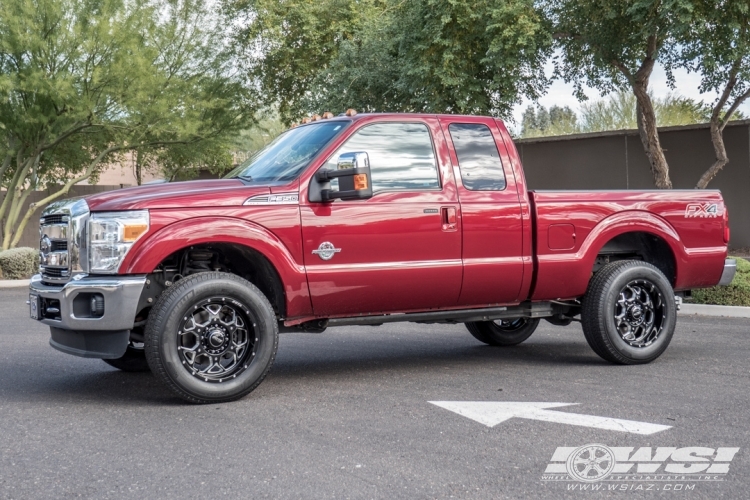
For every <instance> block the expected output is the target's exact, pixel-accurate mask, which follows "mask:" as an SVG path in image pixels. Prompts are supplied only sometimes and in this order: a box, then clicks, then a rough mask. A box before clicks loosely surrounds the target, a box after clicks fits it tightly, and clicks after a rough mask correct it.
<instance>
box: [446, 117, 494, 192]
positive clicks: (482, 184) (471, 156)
mask: <svg viewBox="0 0 750 500" xmlns="http://www.w3.org/2000/svg"><path fill="white" fill-rule="evenodd" d="M448 130H449V131H450V134H451V140H452V141H453V148H454V149H455V150H456V156H457V157H458V166H459V169H460V170H461V181H462V182H463V184H464V187H465V188H466V189H468V190H471V191H502V190H503V189H505V173H504V172H503V164H502V161H501V160H500V154H499V153H498V151H497V145H496V144H495V138H494V137H492V132H491V131H490V129H489V127H487V125H483V124H481V123H451V124H450V126H449V127H448Z"/></svg>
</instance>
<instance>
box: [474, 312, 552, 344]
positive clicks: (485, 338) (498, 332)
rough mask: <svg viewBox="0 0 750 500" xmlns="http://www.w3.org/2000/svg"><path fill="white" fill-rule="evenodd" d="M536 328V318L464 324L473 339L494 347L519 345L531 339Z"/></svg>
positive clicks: (537, 320) (537, 321)
mask: <svg viewBox="0 0 750 500" xmlns="http://www.w3.org/2000/svg"><path fill="white" fill-rule="evenodd" d="M537 326H539V319H538V318H534V319H532V318H513V319H503V320H497V321H475V322H472V323H466V329H467V330H469V333H470V334H471V335H472V336H473V337H474V338H475V339H477V340H478V341H480V342H484V343H485V344H488V345H494V346H512V345H517V344H520V343H521V342H523V341H524V340H526V339H527V338H529V337H531V334H532V333H534V330H536V327H537Z"/></svg>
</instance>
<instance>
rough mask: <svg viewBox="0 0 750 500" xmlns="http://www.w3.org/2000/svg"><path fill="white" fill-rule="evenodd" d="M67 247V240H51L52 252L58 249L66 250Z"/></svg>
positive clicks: (58, 250)
mask: <svg viewBox="0 0 750 500" xmlns="http://www.w3.org/2000/svg"><path fill="white" fill-rule="evenodd" d="M67 249H68V242H67V241H53V242H52V251H53V252H60V251H63V250H67Z"/></svg>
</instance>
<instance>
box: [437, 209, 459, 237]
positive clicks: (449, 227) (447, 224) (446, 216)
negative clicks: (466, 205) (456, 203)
mask: <svg viewBox="0 0 750 500" xmlns="http://www.w3.org/2000/svg"><path fill="white" fill-rule="evenodd" d="M440 215H441V218H442V222H443V231H455V230H456V207H442V208H441V209H440Z"/></svg>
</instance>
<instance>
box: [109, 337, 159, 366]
mask: <svg viewBox="0 0 750 500" xmlns="http://www.w3.org/2000/svg"><path fill="white" fill-rule="evenodd" d="M102 361H104V362H105V363H107V364H108V365H109V366H114V367H115V368H117V369H118V370H122V371H124V372H133V373H135V372H147V371H149V370H150V368H149V367H148V362H147V361H146V352H145V351H144V349H143V347H136V346H134V345H133V343H132V342H131V343H130V344H128V348H127V349H126V350H125V354H123V355H122V357H121V358H117V359H103V360H102Z"/></svg>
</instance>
